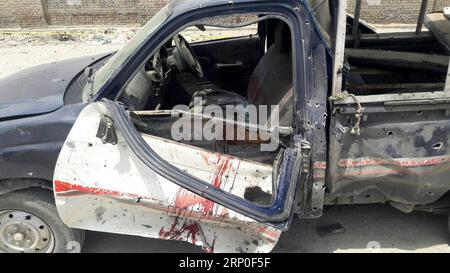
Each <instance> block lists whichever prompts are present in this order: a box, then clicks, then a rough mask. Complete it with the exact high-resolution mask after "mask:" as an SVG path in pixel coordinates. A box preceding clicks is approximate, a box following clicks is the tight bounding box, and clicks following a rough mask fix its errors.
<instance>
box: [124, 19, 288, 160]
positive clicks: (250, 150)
mask: <svg viewBox="0 0 450 273" xmlns="http://www.w3.org/2000/svg"><path fill="white" fill-rule="evenodd" d="M233 18H234V19H233ZM227 20H230V19H227ZM242 20H244V22H240V23H237V22H236V21H242ZM224 21H225V20H224V19H223V18H220V20H217V19H213V20H211V19H208V20H207V22H208V24H210V22H216V23H215V24H214V23H212V26H210V25H208V24H206V23H205V25H196V26H194V27H190V28H188V29H185V30H183V31H182V32H180V33H178V34H177V35H175V36H174V37H172V39H170V40H169V41H168V42H167V43H166V44H165V45H163V46H162V47H161V48H159V49H158V51H157V52H156V53H155V54H154V56H151V58H150V59H149V61H148V62H147V63H146V64H145V66H144V67H142V68H141V70H140V71H139V72H138V73H137V74H136V75H135V76H134V78H133V79H132V80H131V81H130V82H129V84H128V86H127V87H126V89H125V90H124V92H123V93H122V95H121V97H120V100H121V101H122V102H123V103H124V104H125V105H127V107H128V108H129V110H130V111H131V112H132V113H134V115H132V117H133V119H134V123H135V125H136V127H137V128H138V130H139V131H140V132H142V133H145V134H150V135H154V136H159V137H162V138H165V139H172V138H173V136H172V135H171V128H172V125H173V124H174V122H175V121H176V120H177V119H178V117H177V116H175V117H174V116H173V111H172V109H173V108H174V107H175V106H178V105H183V106H185V107H188V108H189V110H188V112H191V113H194V112H195V113H200V114H201V113H202V111H201V110H202V109H198V107H199V106H198V105H196V104H194V98H197V99H200V100H201V105H200V107H202V108H203V107H206V106H209V105H215V106H219V107H221V108H224V107H226V106H227V105H233V106H242V107H244V108H245V107H247V106H249V105H254V106H256V109H259V106H265V105H267V106H271V105H279V124H278V125H277V126H275V127H276V128H275V129H276V130H278V131H279V132H280V134H279V135H280V139H281V143H283V138H284V137H286V139H289V138H288V136H289V135H291V132H292V130H291V125H292V124H293V119H294V116H293V113H294V110H293V108H294V103H293V95H294V93H293V82H294V81H293V64H292V60H293V51H292V40H291V32H290V28H289V26H288V24H287V23H285V22H284V21H282V20H280V19H274V17H273V16H271V17H267V18H266V17H265V16H264V15H249V16H242V17H241V16H239V17H232V20H231V21H232V22H231V23H225V24H224ZM217 22H218V23H217ZM217 25H218V26H220V27H217ZM209 29H212V30H211V31H210V32H208V30H209ZM230 33H231V34H230ZM198 38H199V39H198ZM188 40H191V42H189V41H188ZM270 109H271V108H270V107H269V108H268V113H267V115H266V117H265V118H264V117H262V118H261V117H259V120H258V121H257V124H254V125H256V127H252V128H256V129H257V128H260V127H261V126H263V127H264V128H266V129H268V130H267V133H269V130H272V129H274V128H272V127H273V126H272V127H271V125H270V122H268V121H269V120H270V119H271V114H272V113H271V112H270ZM224 113H225V110H224ZM211 118H218V117H204V116H202V121H203V122H204V123H205V122H207V121H208V120H209V119H211ZM220 118H223V120H224V123H225V124H226V126H233V127H234V128H240V129H243V130H242V131H239V132H244V134H248V133H249V131H251V130H252V129H251V128H249V127H248V126H247V125H248V124H242V123H237V122H236V120H235V117H231V118H230V117H229V116H226V117H225V116H224V117H220ZM263 119H265V120H263ZM241 127H242V128H241ZM236 131H238V129H237V130H236ZM261 134H263V133H261V131H258V135H257V137H256V139H247V138H246V137H244V140H243V141H241V140H240V139H238V138H237V137H235V138H233V139H231V140H230V139H229V138H228V137H227V138H226V139H227V140H226V141H225V140H215V141H206V140H195V141H193V140H182V141H180V142H186V143H188V144H189V145H193V146H197V147H201V148H204V149H207V150H210V151H216V152H220V153H224V154H228V155H233V156H237V157H240V158H246V159H252V160H255V161H258V162H262V163H268V164H272V163H273V162H274V160H275V158H276V156H277V154H278V153H279V149H277V150H275V151H271V152H261V151H260V144H261V143H263V142H267V141H266V140H265V139H266V138H264V140H263V139H262V136H261ZM281 146H282V144H281Z"/></svg>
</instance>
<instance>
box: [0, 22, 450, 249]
mask: <svg viewBox="0 0 450 273" xmlns="http://www.w3.org/2000/svg"><path fill="white" fill-rule="evenodd" d="M397 28H398V26H389V28H388V29H386V31H389V32H392V31H395V30H396V29H397ZM137 29H138V28H137V27H114V28H106V27H92V28H53V29H34V30H8V29H3V30H1V29H0V65H1V69H0V78H1V77H5V76H8V75H10V74H12V73H14V72H17V71H20V70H22V69H25V68H27V67H30V66H34V65H38V64H42V63H48V62H52V61H57V60H62V59H68V58H74V57H80V56H86V55H94V54H101V53H104V52H111V51H115V50H117V49H119V48H120V47H122V46H123V45H124V44H125V43H126V42H127V41H128V40H129V39H130V38H131V37H132V36H133V35H134V33H135V32H136V30H137ZM402 30H404V29H402ZM234 34H236V33H235V32H224V31H219V32H218V33H215V34H214V35H216V36H220V37H226V36H227V35H234ZM189 35H190V34H189V33H188V34H187V36H189ZM189 38H191V40H195V39H197V37H195V35H193V36H192V35H191V37H189ZM330 224H340V225H342V227H343V229H341V233H339V234H334V235H332V234H328V235H325V236H323V235H322V236H319V234H318V232H317V228H318V227H323V226H327V225H330ZM449 241H450V235H449V232H448V226H447V216H446V215H432V214H427V213H418V212H417V213H411V214H403V213H401V212H399V211H397V210H395V209H394V208H391V207H390V206H389V205H364V206H337V207H331V208H328V209H326V211H325V213H324V216H323V217H322V218H320V219H317V220H295V221H294V222H293V223H292V226H291V229H290V230H289V231H288V232H285V233H284V234H283V235H282V238H281V240H280V242H279V244H278V245H277V247H276V248H275V252H446V253H450V246H449ZM199 251H200V249H199V248H198V247H195V246H191V245H189V244H187V243H181V242H170V241H162V240H154V239H146V238H141V237H133V236H123V235H113V234H105V233H98V232H88V233H87V237H86V244H85V248H84V252H199Z"/></svg>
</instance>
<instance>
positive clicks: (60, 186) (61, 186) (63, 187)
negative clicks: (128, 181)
mask: <svg viewBox="0 0 450 273" xmlns="http://www.w3.org/2000/svg"><path fill="white" fill-rule="evenodd" d="M54 185H55V192H56V193H63V192H67V191H71V190H76V191H82V192H88V193H90V194H94V195H109V196H115V197H129V198H139V197H141V198H142V196H139V195H137V194H132V193H124V192H119V191H113V190H107V189H100V188H94V187H85V186H81V185H77V184H71V183H68V182H63V181H60V180H55V181H54Z"/></svg>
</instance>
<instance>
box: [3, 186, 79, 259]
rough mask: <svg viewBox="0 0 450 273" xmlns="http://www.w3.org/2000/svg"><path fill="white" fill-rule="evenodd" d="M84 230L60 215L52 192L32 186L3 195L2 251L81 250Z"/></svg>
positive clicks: (46, 251)
mask: <svg viewBox="0 0 450 273" xmlns="http://www.w3.org/2000/svg"><path fill="white" fill-rule="evenodd" d="M83 240H84V232H83V231H80V230H73V229H70V228H69V227H67V226H66V225H65V224H64V223H63V222H62V221H61V219H60V218H59V216H58V212H57V210H56V207H55V205H54V198H53V195H52V194H51V192H49V191H47V190H44V189H40V188H32V189H26V190H21V191H16V192H11V193H7V194H4V195H0V252H19V253H20V252H23V253H42V252H44V253H51V252H80V251H81V247H82V244H83Z"/></svg>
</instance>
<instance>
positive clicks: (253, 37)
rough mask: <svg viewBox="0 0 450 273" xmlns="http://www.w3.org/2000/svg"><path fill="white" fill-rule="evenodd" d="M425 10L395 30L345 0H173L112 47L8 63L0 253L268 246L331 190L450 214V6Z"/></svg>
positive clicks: (316, 209) (317, 212) (1, 101)
mask: <svg viewBox="0 0 450 273" xmlns="http://www.w3.org/2000/svg"><path fill="white" fill-rule="evenodd" d="M358 3H360V1H359V2H358ZM425 11H426V9H422V12H421V15H420V16H419V24H418V30H417V31H416V32H415V33H396V34H392V33H391V34H380V33H376V32H375V31H374V29H372V28H371V27H370V26H369V25H367V24H365V23H364V22H362V21H361V20H360V18H359V17H360V5H357V9H356V11H355V12H354V15H352V16H350V15H347V3H346V1H316V0H308V1H298V0H296V1H294V0H277V1H271V0H251V1H250V0H236V1H222V0H212V1H206V0H205V1H185V0H174V1H172V2H171V3H170V4H169V5H168V6H166V7H165V8H163V9H162V10H161V11H160V12H159V13H158V14H157V15H156V16H154V17H153V18H152V19H151V20H150V21H149V22H148V23H147V24H146V25H145V26H144V27H143V28H142V30H141V31H140V32H139V33H138V34H137V35H136V36H135V37H134V38H133V40H132V41H130V43H129V44H128V45H126V46H125V47H124V48H123V49H121V50H120V51H118V52H117V53H115V54H107V55H103V56H96V57H90V58H81V59H76V60H70V61H64V62H58V63H53V64H49V65H45V66H39V67H35V68H32V69H28V70H25V71H23V72H20V73H18V74H16V75H13V76H10V77H8V78H6V79H3V80H2V81H1V82H0V90H1V92H0V137H1V139H2V143H1V144H0V153H1V157H0V179H1V181H0V194H1V195H0V251H5V252H63V251H74V250H75V251H77V250H78V251H79V250H80V249H81V247H82V244H83V238H84V235H83V230H95V231H103V232H110V233H117V234H128V235H138V236H143V237H150V238H158V239H164V240H180V241H187V242H189V243H192V244H195V245H198V246H200V247H202V249H203V250H204V251H206V252H270V251H271V250H272V249H273V248H274V246H275V245H276V243H277V242H278V240H279V238H280V235H281V234H282V232H283V231H285V230H287V229H288V228H289V225H290V222H291V220H292V217H293V215H298V216H299V217H300V218H303V219H306V218H317V217H320V216H321V215H322V212H323V208H324V206H326V205H342V204H369V203H389V204H391V205H392V206H394V207H395V208H397V209H400V210H401V211H403V212H405V213H408V212H412V211H414V210H422V211H429V212H433V213H448V211H449V207H450V200H449V199H448V196H449V191H450V181H449V179H448V176H449V174H450V148H449V145H450V138H449V134H450V76H449V74H448V66H449V48H450V42H449V37H448V30H449V29H450V21H449V20H448V18H447V17H446V15H445V13H443V12H442V13H433V14H429V15H425ZM423 24H426V25H427V27H428V29H430V31H422V25H423ZM214 28H220V29H223V28H230V29H240V32H238V34H237V35H234V36H232V37H222V36H221V35H217V37H215V36H214V35H212V36H211V35H204V36H202V35H201V33H204V32H208V31H210V30H211V29H214ZM192 32H197V33H200V36H199V37H200V38H202V39H200V40H198V39H197V40H196V39H192V35H191V34H192ZM204 37H206V38H204ZM250 106H254V108H251V107H250ZM265 106H276V107H268V108H264V107H265ZM230 107H232V108H233V109H235V110H236V111H235V112H234V113H232V114H233V115H232V116H230V115H225V114H223V113H224V112H227V109H229V108H230ZM251 109H255V111H253V112H252V111H251ZM218 113H222V114H223V115H221V114H218ZM255 114H256V116H257V117H258V118H257V120H255V119H254V118H252V116H255ZM220 126H221V127H220ZM219 127H220V128H222V130H221V131H220V130H218V128H219ZM174 128H175V129H176V130H174ZM180 128H182V129H183V130H180ZM199 128H200V129H199ZM208 128H209V129H211V128H214V130H210V131H212V132H214V137H212V138H208V137H205V136H204V134H205V132H206V131H208V130H207V129H208ZM230 132H231V133H230Z"/></svg>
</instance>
